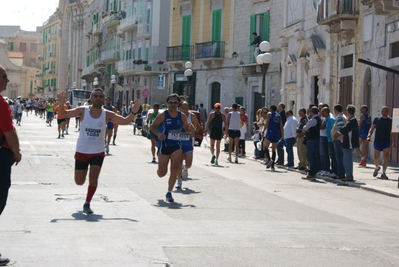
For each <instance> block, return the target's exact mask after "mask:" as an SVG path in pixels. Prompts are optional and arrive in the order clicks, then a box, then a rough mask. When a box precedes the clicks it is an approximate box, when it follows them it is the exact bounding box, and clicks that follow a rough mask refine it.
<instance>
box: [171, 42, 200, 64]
mask: <svg viewBox="0 0 399 267" xmlns="http://www.w3.org/2000/svg"><path fill="white" fill-rule="evenodd" d="M193 59H194V46H193V45H178V46H167V47H166V61H167V63H168V65H175V67H176V68H180V69H182V68H184V62H185V61H189V60H193Z"/></svg>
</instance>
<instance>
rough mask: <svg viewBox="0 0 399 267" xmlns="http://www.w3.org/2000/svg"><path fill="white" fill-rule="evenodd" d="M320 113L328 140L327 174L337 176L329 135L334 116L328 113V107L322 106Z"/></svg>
mask: <svg viewBox="0 0 399 267" xmlns="http://www.w3.org/2000/svg"><path fill="white" fill-rule="evenodd" d="M321 114H322V116H323V117H324V118H326V121H325V122H326V133H327V141H328V157H329V159H328V160H329V162H331V164H330V165H331V172H330V173H329V175H328V176H330V177H331V178H336V177H337V160H336V158H335V150H334V143H333V138H332V136H331V130H332V127H333V126H334V123H335V118H334V117H333V115H332V114H331V113H330V108H327V107H325V108H323V109H322V110H321Z"/></svg>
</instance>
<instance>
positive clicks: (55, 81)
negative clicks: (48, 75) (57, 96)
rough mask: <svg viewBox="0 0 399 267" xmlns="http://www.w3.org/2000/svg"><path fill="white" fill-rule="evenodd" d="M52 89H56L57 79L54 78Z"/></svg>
mask: <svg viewBox="0 0 399 267" xmlns="http://www.w3.org/2000/svg"><path fill="white" fill-rule="evenodd" d="M54 88H57V78H54Z"/></svg>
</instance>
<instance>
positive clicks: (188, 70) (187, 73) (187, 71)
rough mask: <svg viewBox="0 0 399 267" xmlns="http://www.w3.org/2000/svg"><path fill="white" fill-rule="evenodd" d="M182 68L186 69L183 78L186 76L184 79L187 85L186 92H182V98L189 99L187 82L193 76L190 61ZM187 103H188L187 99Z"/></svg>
mask: <svg viewBox="0 0 399 267" xmlns="http://www.w3.org/2000/svg"><path fill="white" fill-rule="evenodd" d="M184 67H186V70H185V71H184V76H186V79H187V85H186V90H184V96H187V98H189V97H190V94H189V90H188V89H189V82H190V80H189V79H190V77H191V76H192V75H193V70H192V69H191V68H192V67H193V64H192V63H191V62H190V61H187V62H186V63H185V64H184ZM186 94H187V95H186ZM187 101H188V99H187Z"/></svg>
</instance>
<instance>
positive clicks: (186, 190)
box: [175, 187, 201, 195]
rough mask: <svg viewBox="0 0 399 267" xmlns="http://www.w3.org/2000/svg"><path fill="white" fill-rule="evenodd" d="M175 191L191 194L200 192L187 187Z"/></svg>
mask: <svg viewBox="0 0 399 267" xmlns="http://www.w3.org/2000/svg"><path fill="white" fill-rule="evenodd" d="M175 192H176V193H181V194H184V195H191V194H199V193H201V192H197V191H194V190H191V189H189V188H187V187H183V189H178V190H176V191H175Z"/></svg>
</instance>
